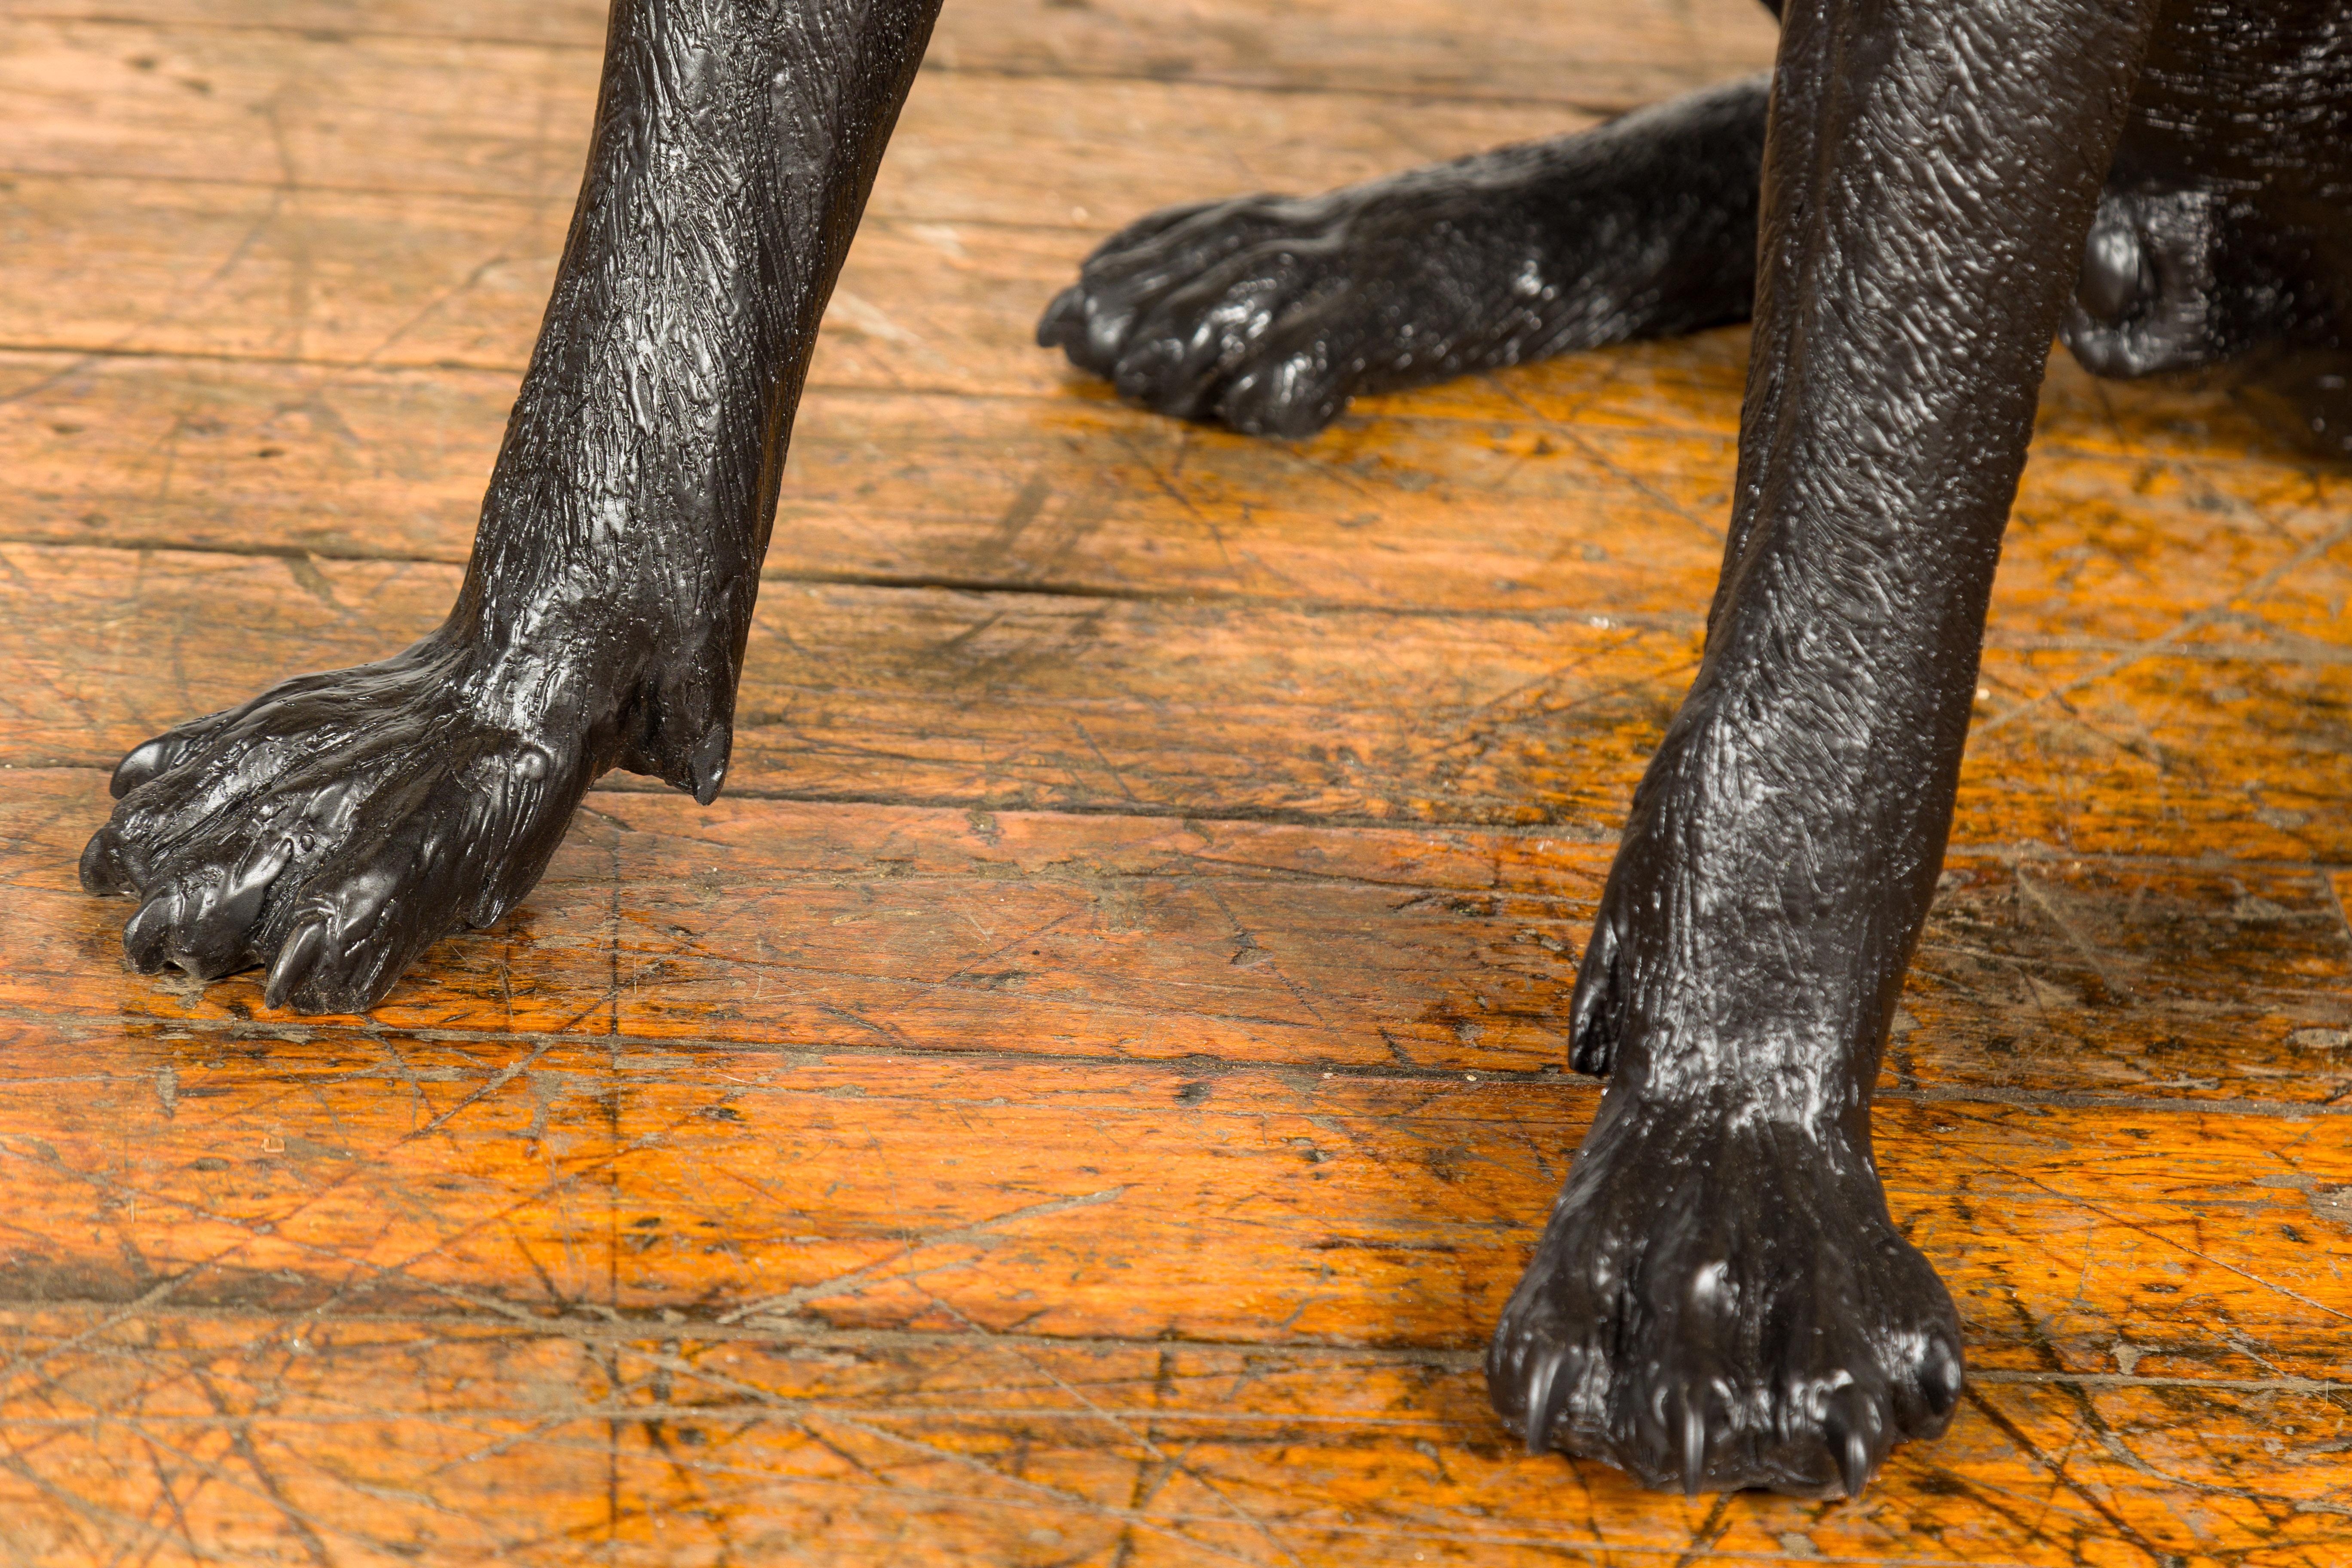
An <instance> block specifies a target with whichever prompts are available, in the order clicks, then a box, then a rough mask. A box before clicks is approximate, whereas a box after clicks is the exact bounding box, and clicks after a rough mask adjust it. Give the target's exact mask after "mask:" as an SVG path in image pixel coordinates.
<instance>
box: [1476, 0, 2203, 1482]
mask: <svg viewBox="0 0 2352 1568" xmlns="http://www.w3.org/2000/svg"><path fill="white" fill-rule="evenodd" d="M2156 5H2157V0H1978V3H1976V4H1970V5H1952V4H1949V3H1948V0H1790V7H1789V16H1788V19H1787V23H1786V31H1785V32H1784V34H1783V36H1782V40H1781V47H1780V65H1779V68H1778V71H1777V81H1776V90H1775V102H1774V108H1773V122H1772V129H1771V133H1770V138H1769V154H1768V157H1767V165H1768V166H1767V170H1766V175H1765V184H1764V210H1763V218H1762V226H1761V237H1762V243H1761V247H1760V252H1759V254H1760V256H1761V258H1762V260H1761V266H1760V274H1761V276H1760V278H1759V289H1758V295H1757V318H1756V321H1757V326H1756V339H1755V348H1754V352H1753V354H1752V358H1751V361H1750V365H1749V372H1748V402H1747V406H1746V408H1745V410H1744V415H1743V418H1742V422H1741V429H1740V451H1739V476H1738V487H1737V489H1736V492H1735V498H1736V499H1735V500H1734V503H1733V513H1732V527H1731V531H1730V538H1729V541H1728V542H1727V549H1726V553H1725V561H1724V571H1723V577H1722V581H1721V584H1720V585H1719V586H1718V588H1717V595H1716V602H1715V605H1714V609H1713V611H1712V613H1711V616H1710V620H1709V625H1708V631H1707V641H1706V654H1705V657H1704V658H1703V660H1702V661H1701V665H1700V669H1699V673H1698V676H1697V678H1696V680H1695V681H1694V682H1693V685H1692V688H1691V690H1690V693H1689V695H1688V697H1687V698H1686V699H1685V702H1684V705H1683V707H1682V709H1681V710H1680V711H1679V712H1678V713H1677V714H1676V715H1675V719H1674V721H1673V722H1672V724H1671V725H1670V726H1669V728H1668V731H1667V734H1666V738H1665V741H1664V744H1663V745H1662V746H1661V748H1660V750H1659V752H1658V755H1657V757H1656V758H1655V760H1654V761H1653V763H1651V765H1650V769H1649V771H1648V773H1647V774H1646V775H1645V777H1644V778H1643V782H1642V785H1641V788H1640V789H1639V790H1638V791H1637V792H1636V794H1635V796H1634V801H1633V814H1632V817H1631V819H1630V820H1629V822H1628V824H1627V826H1626V829H1625V835H1624V838H1623V841H1622V847H1620V849H1619V852H1618V856H1617V860H1616V864H1615V865H1614V866H1613V867H1612V869H1611V872H1610V877H1609V883H1608V886H1607V888H1606V889H1605V890H1604V892H1603V895H1602V898H1601V908H1600V910H1599V912H1598V914H1597V917H1596V920H1595V924H1594V931H1593V936H1592V941H1591V946H1590V948H1589V949H1588V951H1587V952H1586V954H1585V958H1584V962H1583V964H1582V966H1581V968H1580V972H1579V973H1578V976H1577V992H1576V998H1575V1002H1574V1005H1573V1012H1572V1017H1571V1022H1570V1031H1571V1040H1572V1046H1573V1051H1574V1058H1575V1063H1576V1065H1577V1066H1578V1067H1579V1068H1582V1069H1584V1070H1585V1071H1588V1072H1605V1073H1607V1074H1608V1075H1609V1076H1610V1079H1611V1081H1610V1085H1609V1092H1608V1096H1607V1098H1606V1099H1605V1100H1603V1101H1602V1102H1601V1110H1600V1111H1599V1112H1598V1114H1597V1115H1596V1117H1595V1119H1594V1121H1593V1125H1592V1127H1591V1131H1590V1132H1589V1134H1588V1135H1587V1137H1586V1139H1585V1142H1584V1145H1583V1147H1582V1148H1581V1149H1580V1151H1579V1152H1578V1153H1577V1155H1576V1157H1575V1161H1574V1164H1573V1166H1572V1169H1571V1171H1570V1175H1569V1177H1568V1180H1567V1183H1566V1184H1565V1186H1564V1187H1563V1188H1562V1190H1561V1193H1560V1195H1559V1201H1558V1203H1557V1204H1556V1205H1554V1207H1553V1210H1552V1213H1551V1217H1550V1221H1549V1226H1547V1228H1546V1230H1545V1233H1544V1236H1543V1239H1542V1241H1541V1243H1540V1244H1539V1245H1538V1247H1537V1249H1536V1253H1535V1258H1534V1259H1533V1261H1532V1262H1531V1263H1530V1265H1529V1267H1528V1273H1527V1276H1526V1278H1525V1279H1523V1280H1522V1281H1521V1282H1520V1285H1519V1287H1518V1289H1517V1292H1515V1293H1514V1295H1513V1296H1512V1299H1511V1301H1510V1304H1509V1306H1508V1307H1507V1309H1506V1310H1505V1312H1504V1316H1503V1321H1502V1323H1501V1325H1500V1327H1499V1328H1498V1329H1497V1330H1496V1336H1495V1341H1494V1346H1493V1349H1492V1351H1491V1352H1490V1354H1489V1356H1488V1361H1487V1375H1488V1387H1489V1391H1490V1393H1491V1394H1492V1395H1493V1397H1494V1399H1495V1403H1496V1408H1497V1409H1498V1410H1499V1411H1500V1412H1501V1413H1502V1414H1503V1415H1505V1416H1506V1417H1507V1419H1509V1420H1510V1421H1511V1422H1512V1424H1513V1425H1515V1426H1517V1427H1518V1428H1519V1429H1520V1430H1521V1432H1522V1433H1524V1435H1525V1436H1526V1438H1527V1440H1528V1444H1529V1446H1530V1447H1536V1448H1543V1447H1559V1448H1564V1449H1567V1450H1570V1451H1571V1452H1575V1453H1581V1454H1589V1455H1592V1456H1595V1457H1597V1458H1605V1459H1608V1460H1610V1461H1612V1462H1613V1463H1615V1464H1618V1465H1622V1466H1623V1467H1624V1468H1626V1469H1628V1470H1631V1471H1632V1472H1633V1474H1634V1475H1636V1476H1638V1477H1640V1478H1641V1479H1643V1480H1645V1481H1647V1482H1649V1483H1650V1484H1651V1485H1654V1486H1671V1487H1677V1488H1688V1489H1699V1488H1731V1487H1748V1486H1764V1487H1771V1488H1775V1489H1780V1490H1784V1491H1792V1492H1801V1493H1814V1494H1826V1495H1835V1494H1838V1493H1841V1492H1843V1493H1848V1494H1851V1493H1853V1492H1855V1491H1858V1490H1859V1489H1861V1487H1862V1485H1863V1483H1864V1480H1865V1479H1867V1477H1868V1476H1869V1474H1870V1473H1871V1471H1872V1469H1873V1468H1874V1467H1875V1466H1876V1465H1877V1464H1878V1462H1879V1461H1880V1459H1881V1458H1883V1457H1884V1456H1885V1453H1886V1451H1887V1450H1888V1449H1889V1448H1890V1447H1892V1446H1893V1445H1894V1444H1895V1442H1896V1441H1898V1440H1900V1439H1902V1438H1905V1437H1917V1436H1931V1435H1933V1434H1935V1433H1937V1432H1939V1431H1941V1430H1942V1429H1943V1427H1944V1426H1945V1424H1946V1422H1947V1421H1948V1420H1949V1418H1950V1415H1951V1413H1952V1410H1953V1408H1954V1403H1955V1401H1956V1400H1957V1398H1958V1394H1959V1391H1960V1381H1961V1363H1960V1354H1959V1351H1960V1344H1959V1336H1958V1323H1957V1321H1956V1320H1955V1317H1954V1313H1953V1310H1952V1305H1951V1301H1950V1300H1949V1298H1948V1295H1947V1294H1946V1292H1945V1289H1944V1288H1943V1285H1942V1283H1941V1282H1940V1281H1939V1280H1938V1279H1937V1278H1936V1275H1935V1272H1934V1270H1933V1269H1932V1268H1930V1267H1929V1266H1928V1264H1927V1260H1926V1259H1925V1258H1923V1257H1922V1256H1921V1255H1920V1254H1919V1252H1918V1251H1917V1250H1916V1249H1915V1248H1914V1247H1912V1246H1911V1245H1910V1243H1909V1242H1908V1241H1906V1239H1905V1238H1904V1237H1902V1235H1901V1234H1900V1233H1899V1232H1898V1231H1897V1230H1896V1228H1895V1225H1894V1224H1893V1222H1892V1221H1891V1219H1890V1218H1889V1215H1888V1214H1887V1209H1886V1202H1885V1195H1884V1194H1883V1193H1882V1192H1881V1190H1880V1186H1879V1181H1878V1174H1877V1171H1876V1168H1875V1164H1874V1159H1873V1155H1872V1149H1871V1132H1870V1102H1871V1093H1872V1089H1873V1087H1874V1082H1875V1079H1876V1077H1877V1070H1878V1061H1879V1053H1880V1050H1881V1048H1882V1047H1883V1045H1884V1043H1885V1037H1886V1031H1887V1027H1888V1024H1889V1021H1890V1020H1891V1019H1892V1017H1893V1016H1894V1012H1895V1000H1896V997H1897V995H1898V994H1899V992H1900V988H1901V985H1902V981H1903V973H1904V970H1905V968H1906V966H1907V964H1908V963H1909V961H1910V957H1911V953H1912V950H1913V947H1914V945H1915V944H1916V942H1917V940H1918V936H1919V931H1920V927H1921V924H1922V922H1923V921H1924V920H1925V918H1926V915H1927V907H1928V903H1929V900H1931V898H1932V897H1933V895H1934V892H1935V888H1936V882H1937V875H1938V872H1939V870H1940V868H1941V863H1942V859H1943V850H1944V843H1945V837H1946V834H1947V833H1948V830H1949V826H1950V823H1951V813H1952V803H1953V795H1954V792H1955V789H1956V787H1957V781H1958V771H1959V761H1960V752H1961V745H1962V742H1963V740H1964V739H1965V737H1966V735H1967V732H1968V724H1969V710H1970V707H1971V704H1972V700H1973V696H1974V693H1975V689H1976V669H1977V659H1978V654H1979V646H1980V642H1981V638H1982V635H1983V621H1984V615H1985V609H1986V604H1987V601H1988V599H1989V597H1990V592H1991V584H1992V577H1993V567H1994V563H1995V562H1996V560H1997V559H1998V557H1999V554H2000V538H2001V532H2002V529H2003V526H2004V524H2005V522H2006V521H2007V517H2008V512H2009V508H2010V503H2011V500H2012V499H2013V497H2014V494H2015V490H2016V486H2017V480H2018V476H2019V473H2020V471H2021V468H2022V467H2023V464H2024V458H2025V449H2026V441H2027V438H2028V436H2029V434H2030V432H2031V428H2032V418H2033V411H2034V404H2035V400H2036V395H2037V392H2038V390H2039V388H2040V385H2041V382H2042V370H2043V366H2044V364H2045V363H2046V360H2047V356H2048V353H2049V348H2050V342H2051V337H2052V334H2053V331H2054V330H2055V328H2056V327H2057V325H2058V321H2059V316H2060V313H2061V310H2062V309H2063V306H2064V304H2065V301H2066V300H2067V297H2068V295H2069V294H2070V292H2071V291H2072V290H2073V289H2074V285H2075V282H2076V279H2077V273H2078V258H2080V257H2081V256H2082V254H2083V245H2084V237H2085V236H2086V234H2087V233H2088V231H2089V228H2090V225H2091V219H2092V214H2093V210H2094V208H2095V205H2096V204H2097V200H2098V195H2099V190H2100V185H2101V182H2102V180H2103V179H2104V177H2105V174H2106V172H2107V168H2108V163H2109V160H2110V158H2111V156H2112V154H2113V151H2114V148H2115V146H2116V138H2117V136H2118V133H2119V132H2120V130H2121V127H2122V125H2123V121H2124V112H2125V108H2126V102H2127V100H2128V99H2129V95H2130V92H2131V89H2132V82H2133V79H2134V76H2135V73H2136V71H2137V67H2138V63H2139V59H2140V56H2141V52H2142V50H2143V49H2144V48H2145V47H2146V42H2147V33H2148V30H2149V27H2150V26H2151V17H2152V14H2153V12H2154V11H2155V9H2156Z"/></svg>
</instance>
